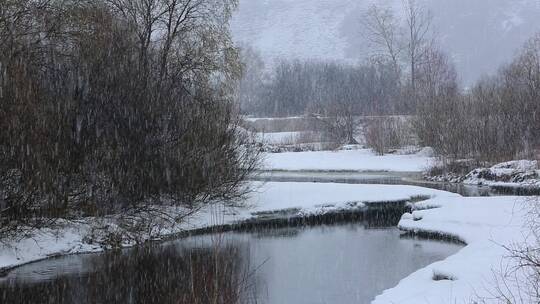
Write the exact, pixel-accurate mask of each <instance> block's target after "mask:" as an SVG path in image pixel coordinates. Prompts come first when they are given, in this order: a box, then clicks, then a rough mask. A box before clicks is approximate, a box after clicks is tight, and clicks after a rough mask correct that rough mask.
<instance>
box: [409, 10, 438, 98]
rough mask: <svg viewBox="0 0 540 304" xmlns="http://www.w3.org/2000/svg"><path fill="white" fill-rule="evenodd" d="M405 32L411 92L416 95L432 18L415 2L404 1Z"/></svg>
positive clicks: (429, 39) (430, 40)
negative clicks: (420, 67) (419, 71)
mask: <svg viewBox="0 0 540 304" xmlns="http://www.w3.org/2000/svg"><path fill="white" fill-rule="evenodd" d="M404 6H405V24H406V31H407V34H406V36H407V57H408V62H409V68H410V79H411V83H410V84H411V90H412V92H413V96H414V95H415V94H416V82H417V78H418V75H417V74H418V69H419V66H420V65H421V64H422V63H423V62H424V61H425V56H426V53H427V52H428V50H429V47H430V43H431V42H432V38H431V37H430V34H431V32H430V31H431V27H432V16H431V13H430V12H429V11H427V10H426V9H425V8H424V7H423V6H422V5H421V4H420V3H419V2H418V1H417V0H404Z"/></svg>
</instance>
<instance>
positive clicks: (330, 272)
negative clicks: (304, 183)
mask: <svg viewBox="0 0 540 304" xmlns="http://www.w3.org/2000/svg"><path fill="white" fill-rule="evenodd" d="M380 224H381V225H377V227H374V226H372V225H371V224H370V225H369V226H368V224H366V223H346V224H344V223H342V224H336V225H321V226H311V227H289V228H264V229H258V230H257V231H253V232H227V233H223V234H211V235H204V236H193V237H189V238H186V239H181V240H177V241H174V242H169V243H164V244H154V245H149V246H145V247H141V248H134V249H129V250H124V251H121V252H108V253H104V254H94V255H74V256H66V257H61V258H55V259H51V260H46V261H43V262H39V263H34V264H29V265H26V266H22V267H20V268H17V269H15V270H13V271H12V272H11V273H10V274H9V275H8V276H7V277H5V278H2V279H0V300H1V301H0V302H1V303H14V304H15V303H272V304H274V303H275V304H278V303H279V304H281V303H306V304H307V303H309V304H316V303H369V302H370V301H371V300H372V299H373V298H374V297H375V296H376V295H378V294H380V293H381V292H382V291H383V290H385V289H387V288H391V287H393V286H395V285H396V284H397V283H398V282H399V280H401V279H403V278H404V277H406V276H407V275H409V274H410V273H412V272H414V271H416V270H418V269H420V268H422V267H424V266H427V265H429V264H431V263H433V262H435V261H438V260H442V259H444V258H446V257H447V256H449V255H451V254H453V253H455V252H457V251H458V250H459V249H460V248H461V246H459V245H457V244H452V243H447V242H440V241H434V240H419V239H411V238H405V237H402V236H401V235H400V232H399V231H398V230H397V228H394V227H384V226H385V225H384V223H380Z"/></svg>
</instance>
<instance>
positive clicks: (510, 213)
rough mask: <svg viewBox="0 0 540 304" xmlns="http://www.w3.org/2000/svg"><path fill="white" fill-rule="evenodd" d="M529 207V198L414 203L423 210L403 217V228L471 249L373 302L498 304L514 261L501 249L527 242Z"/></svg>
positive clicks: (441, 199)
mask: <svg viewBox="0 0 540 304" xmlns="http://www.w3.org/2000/svg"><path fill="white" fill-rule="evenodd" d="M529 203H531V202H530V198H525V197H474V198H473V197H471V198H463V197H436V198H433V199H430V200H427V201H423V202H419V203H416V204H415V207H416V208H418V209H424V210H417V211H414V212H413V213H412V214H405V215H403V217H402V220H401V221H400V223H399V228H400V229H402V230H406V231H411V232H414V233H427V234H438V235H445V236H450V237H454V238H457V239H459V240H462V241H463V242H465V243H466V244H467V246H466V247H464V248H463V249H461V250H460V251H459V252H458V253H457V254H455V255H453V256H450V257H448V258H447V259H445V260H443V261H440V262H437V263H434V264H432V265H430V266H428V267H425V268H423V269H420V270H418V271H417V272H415V273H413V274H411V275H410V276H408V277H407V278H405V279H403V280H402V281H401V282H400V283H399V284H398V285H397V286H396V287H394V288H392V289H389V290H386V291H385V292H384V293H383V294H382V295H380V296H378V297H377V298H376V300H375V301H374V302H373V303H375V304H383V303H384V304H390V303H400V304H407V303H410V304H419V303H438V304H445V303H448V304H450V303H452V304H454V303H478V300H480V299H481V300H482V301H480V303H500V302H497V301H495V300H494V299H493V297H494V296H495V295H496V294H497V292H496V290H495V289H496V288H497V280H499V284H504V283H503V282H500V279H501V278H500V277H499V275H500V272H501V271H504V270H505V268H506V267H505V266H508V265H511V263H513V262H514V261H512V260H510V259H505V257H506V256H508V254H509V252H508V251H507V250H506V249H505V248H504V247H503V246H510V247H511V246H513V245H516V244H520V243H522V242H524V237H525V236H526V235H527V234H528V228H527V227H526V222H527V211H529V208H528V207H530V206H529ZM432 208H434V209H432ZM517 275H518V278H519V274H517ZM506 283H509V284H510V286H509V288H510V289H511V291H512V292H514V293H515V292H516V290H515V289H516V287H515V286H512V283H511V282H506ZM500 287H503V286H500ZM522 287H523V286H522ZM503 289H504V287H503ZM492 301H493V302H492ZM524 303H528V302H527V301H525V302H524ZM531 303H532V302H531Z"/></svg>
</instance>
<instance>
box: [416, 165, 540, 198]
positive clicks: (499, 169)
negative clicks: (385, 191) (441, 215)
mask: <svg viewBox="0 0 540 304" xmlns="http://www.w3.org/2000/svg"><path fill="white" fill-rule="evenodd" d="M424 177H425V179H427V180H429V181H435V182H449V183H463V184H466V185H475V186H488V187H491V188H494V189H500V190H507V191H509V190H520V189H521V190H523V191H522V192H523V193H528V194H530V195H533V194H536V193H540V167H539V166H538V161H535V160H513V161H508V162H504V163H500V164H496V165H494V166H491V167H488V168H476V169H474V170H471V171H470V172H468V173H467V174H461V175H460V174H455V173H452V172H448V173H444V174H442V175H434V176H429V175H425V176H424ZM510 193H512V191H510Z"/></svg>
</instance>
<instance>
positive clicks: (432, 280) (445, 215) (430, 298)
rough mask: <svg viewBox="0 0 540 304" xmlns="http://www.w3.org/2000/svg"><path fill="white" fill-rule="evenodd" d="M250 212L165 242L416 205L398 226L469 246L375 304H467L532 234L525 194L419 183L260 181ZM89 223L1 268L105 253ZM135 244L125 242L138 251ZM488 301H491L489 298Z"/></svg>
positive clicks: (239, 211)
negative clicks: (211, 231) (247, 224)
mask: <svg viewBox="0 0 540 304" xmlns="http://www.w3.org/2000/svg"><path fill="white" fill-rule="evenodd" d="M253 186H254V187H255V188H256V189H257V191H256V192H254V193H253V194H252V195H251V196H250V198H249V199H248V200H247V201H246V204H245V206H243V207H235V208H231V207H224V206H223V205H219V204H218V205H213V206H210V207H208V208H205V209H203V210H201V211H200V212H198V213H196V214H195V215H193V216H191V217H189V218H188V219H187V220H186V221H185V222H183V223H182V225H180V226H177V227H176V228H175V229H173V230H168V231H167V230H164V231H163V234H162V235H161V237H163V238H165V237H167V236H171V235H175V234H177V233H179V232H186V231H190V230H191V231H193V230H198V229H206V228H210V227H214V226H219V225H229V224H236V223H241V222H242V221H247V220H258V219H259V220H264V219H267V218H268V216H282V217H305V216H310V215H319V214H325V213H332V212H339V211H353V210H357V209H362V208H365V207H366V206H367V205H371V204H376V203H380V204H385V203H393V202H404V201H409V202H414V201H417V200H418V198H420V197H421V198H428V199H427V200H425V201H421V202H417V203H414V209H415V211H414V212H413V213H412V214H405V215H404V216H403V217H402V219H401V221H400V223H399V228H401V229H402V230H405V231H411V232H415V233H427V234H438V235H440V236H449V237H453V238H457V239H459V240H461V241H463V242H464V243H466V244H467V246H466V247H464V248H463V249H461V250H460V251H459V252H458V253H457V254H455V255H453V256H450V257H448V258H447V259H445V260H443V261H440V262H436V263H434V264H431V265H429V266H427V267H425V268H422V269H420V270H418V271H416V272H414V273H413V274H411V275H409V276H408V277H406V278H404V279H403V280H402V281H401V282H400V283H399V284H398V285H397V286H395V287H393V288H391V289H388V290H386V291H385V292H384V293H383V294H381V295H379V296H378V297H377V298H376V299H375V300H374V303H376V304H381V303H384V304H386V303H388V304H390V303H400V304H401V303H404V304H407V303H411V304H413V303H414V304H419V303H442V304H444V303H448V304H450V303H467V302H469V301H471V300H475V299H476V297H486V296H490V292H492V291H493V289H494V287H495V285H494V284H495V283H494V278H495V277H494V275H495V274H496V273H497V271H498V270H500V268H501V265H503V264H504V263H505V260H504V257H505V256H506V254H507V252H506V250H505V249H504V248H503V247H502V246H510V245H512V244H515V243H519V242H521V241H523V235H525V233H526V232H527V229H526V227H525V223H526V211H527V209H526V207H527V206H528V201H526V198H523V197H472V198H465V197H461V196H459V195H457V194H453V193H449V192H444V191H438V190H432V189H427V188H422V187H415V186H399V185H352V184H333V183H275V182H270V183H266V184H264V183H258V182H253ZM88 233H89V226H88V225H86V224H84V223H79V224H77V225H75V224H73V225H71V226H69V228H66V229H64V230H62V231H52V230H45V231H40V232H38V233H36V235H35V236H34V237H33V238H28V239H24V240H21V241H20V242H18V243H13V244H10V246H9V247H8V246H5V245H3V246H2V247H0V268H9V267H14V266H17V265H21V264H24V263H29V262H32V261H36V260H39V259H44V258H47V257H49V256H54V255H62V254H72V253H83V252H99V251H102V248H101V247H100V246H96V245H91V244H87V243H85V242H84V241H83V240H85V239H87V238H86V236H87V234H88ZM132 245H133V244H125V246H126V247H127V246H132ZM488 303H489V301H488Z"/></svg>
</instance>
